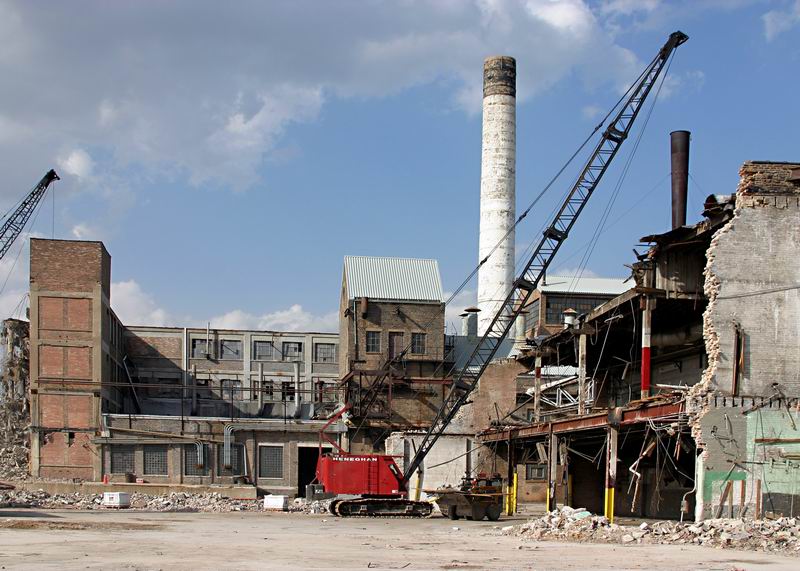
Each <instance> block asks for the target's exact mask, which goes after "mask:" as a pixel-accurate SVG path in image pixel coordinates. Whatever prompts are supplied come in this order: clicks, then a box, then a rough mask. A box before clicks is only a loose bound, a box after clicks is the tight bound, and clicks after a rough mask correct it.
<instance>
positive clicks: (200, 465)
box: [110, 444, 283, 479]
mask: <svg viewBox="0 0 800 571" xmlns="http://www.w3.org/2000/svg"><path fill="white" fill-rule="evenodd" d="M216 449H217V462H216V464H217V475H218V476H241V475H243V474H244V462H245V458H244V446H243V445H242V444H233V445H232V446H231V457H230V465H228V466H226V465H225V463H224V452H223V448H222V446H221V445H218V446H216ZM211 452H212V448H211V445H209V444H204V445H203V458H202V462H201V461H200V460H201V459H200V458H199V457H198V447H197V446H196V445H194V444H184V445H183V474H184V475H185V476H209V475H211V464H212V463H213V456H212V454H211ZM142 453H143V456H144V465H143V473H144V475H145V476H168V475H169V461H168V458H169V446H167V445H166V444H146V445H144V446H142ZM110 456H111V473H112V474H133V473H135V472H136V446H134V445H128V444H115V445H113V446H111V454H110ZM258 477H259V478H271V479H283V446H269V445H260V446H259V447H258Z"/></svg>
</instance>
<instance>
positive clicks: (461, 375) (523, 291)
mask: <svg viewBox="0 0 800 571" xmlns="http://www.w3.org/2000/svg"><path fill="white" fill-rule="evenodd" d="M688 39H689V37H688V36H687V35H686V34H684V33H682V32H674V33H672V34H670V36H669V39H668V40H667V42H666V43H665V44H664V46H663V47H662V48H661V49H660V50H659V52H658V55H656V57H655V58H653V61H652V62H651V63H650V64H649V65H648V67H647V68H645V71H644V72H643V73H642V75H641V76H640V78H639V80H638V83H637V84H636V85H635V86H634V87H633V88H632V89H631V90H630V92H629V93H630V95H629V96H628V98H627V100H626V101H625V102H624V103H623V105H622V107H621V109H620V110H619V112H618V113H617V115H616V116H615V117H614V119H613V120H612V121H611V122H610V123H609V126H608V128H607V129H606V130H605V131H604V132H603V135H602V137H601V139H600V142H599V143H598V144H597V146H596V147H595V149H594V152H593V153H592V155H591V156H590V158H589V160H588V161H587V163H586V164H585V166H584V167H583V170H582V171H581V174H580V176H579V177H578V180H577V181H576V182H575V184H574V186H573V187H572V189H571V190H570V191H569V193H568V194H567V197H566V199H565V200H564V202H563V204H562V205H561V207H560V208H559V210H558V212H557V213H556V215H555V217H554V218H553V220H552V222H551V223H550V225H549V226H548V227H547V229H546V230H545V231H544V235H543V236H542V238H541V240H540V241H539V244H538V246H537V247H536V249H535V250H534V252H533V254H532V255H531V257H530V258H529V259H528V261H527V263H526V264H525V266H524V268H523V270H522V271H521V272H520V274H519V276H518V277H517V279H516V280H514V283H513V286H512V289H511V291H510V292H509V293H508V295H507V296H506V298H505V300H504V301H503V304H502V306H501V308H500V310H499V311H498V312H497V314H496V315H495V316H494V318H493V319H492V321H491V324H490V325H489V327H488V328H487V330H486V332H485V333H484V334H483V336H482V337H481V338H480V340H479V342H478V344H477V345H476V346H475V349H474V350H473V351H472V353H471V355H470V357H469V359H468V360H467V362H466V364H465V366H464V367H463V368H462V369H461V370H460V371H459V372H458V373H457V374H456V376H455V377H454V379H453V383H452V385H451V387H450V391H449V392H448V394H447V396H446V397H445V399H444V401H443V403H442V406H441V408H440V409H439V411H438V413H437V415H436V418H435V419H434V421H433V423H432V424H431V427H430V429H428V431H427V433H426V434H425V436H424V437H423V440H422V442H421V443H420V445H419V447H418V448H417V452H416V454H415V455H414V456H413V458H412V459H411V461H410V462H409V464H408V466H407V467H406V469H405V472H404V474H403V478H404V480H405V481H406V482H408V481H410V479H411V476H412V475H413V474H414V472H415V471H416V470H417V469H418V468H419V467H420V465H421V464H422V462H423V460H424V459H425V456H427V454H428V452H430V450H431V449H432V448H433V445H434V444H435V443H436V441H437V440H438V439H439V437H440V436H441V435H442V434H443V433H444V431H445V429H446V428H447V426H448V425H449V424H450V422H451V421H452V420H453V418H454V417H455V415H456V413H457V412H458V411H459V409H460V408H461V406H462V405H463V404H464V403H465V402H466V400H467V397H468V396H469V394H470V393H471V392H472V391H473V390H474V389H475V387H476V386H477V384H478V381H479V380H480V378H481V376H482V375H483V373H484V371H485V370H486V367H487V366H488V365H489V363H490V362H491V360H492V358H493V357H494V355H495V354H496V353H497V350H498V349H499V348H500V345H501V343H502V342H503V340H504V339H505V338H506V337H507V336H508V333H509V331H510V330H511V328H512V327H513V325H514V323H515V322H516V320H517V318H518V317H519V315H520V313H521V312H522V311H523V309H524V308H525V306H526V305H527V303H528V301H529V300H530V298H531V296H532V295H533V292H534V291H535V290H536V288H537V286H538V285H539V281H540V280H541V279H542V276H543V275H544V273H545V272H546V270H547V268H548V267H549V266H550V263H551V262H552V261H553V259H554V258H555V255H556V253H557V252H558V250H559V248H560V247H561V244H563V242H564V240H566V239H567V236H569V232H570V230H572V227H573V226H574V225H575V222H576V220H577V219H578V216H580V213H581V212H582V211H583V209H584V207H585V206H586V203H587V202H588V200H589V198H590V197H591V195H592V193H593V192H594V190H595V189H596V188H597V185H598V184H599V183H600V180H601V179H602V178H603V175H604V174H605V172H606V170H607V169H608V166H609V164H611V161H612V160H613V159H614V156H615V155H616V154H617V151H618V150H619V148H620V146H621V145H622V143H623V142H624V141H625V139H626V138H627V137H628V135H629V133H630V131H631V127H632V126H633V123H634V121H635V120H636V117H637V115H638V114H639V111H640V110H641V109H642V106H643V104H644V101H645V99H646V98H647V96H648V95H649V94H650V91H651V90H652V88H653V86H654V85H655V83H656V80H657V79H658V77H659V75H661V72H662V71H663V70H664V67H665V66H666V65H667V62H668V60H669V58H670V56H671V55H672V53H673V52H674V51H675V49H676V48H677V47H678V46H680V45H681V44H683V43H684V42H685V41H686V40H688Z"/></svg>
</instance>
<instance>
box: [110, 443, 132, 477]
mask: <svg viewBox="0 0 800 571" xmlns="http://www.w3.org/2000/svg"><path fill="white" fill-rule="evenodd" d="M135 453H136V449H135V448H134V447H133V446H130V445H123V444H114V445H112V446H111V473H112V474H133V473H134V472H135V471H136V462H135Z"/></svg>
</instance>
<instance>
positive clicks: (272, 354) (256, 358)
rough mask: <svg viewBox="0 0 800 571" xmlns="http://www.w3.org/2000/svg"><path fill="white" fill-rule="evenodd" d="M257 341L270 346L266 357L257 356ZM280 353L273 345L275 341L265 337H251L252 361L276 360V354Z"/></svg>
mask: <svg viewBox="0 0 800 571" xmlns="http://www.w3.org/2000/svg"><path fill="white" fill-rule="evenodd" d="M259 343H263V344H264V345H267V346H269V347H271V350H270V352H269V356H268V357H261V356H259V352H258V349H257V346H258V344H259ZM280 353H281V352H280V351H279V350H278V348H277V347H276V346H275V341H268V340H267V339H253V359H252V360H253V361H277V360H278V359H276V358H275V357H276V354H277V355H280Z"/></svg>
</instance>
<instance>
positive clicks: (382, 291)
mask: <svg viewBox="0 0 800 571" xmlns="http://www.w3.org/2000/svg"><path fill="white" fill-rule="evenodd" d="M344 279H345V282H346V284H347V296H348V298H349V299H354V298H357V297H368V298H372V299H391V300H398V301H437V302H441V301H442V280H441V278H440V277H439V263H438V262H437V261H436V260H423V259H417V258H382V257H375V256H345V258H344Z"/></svg>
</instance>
